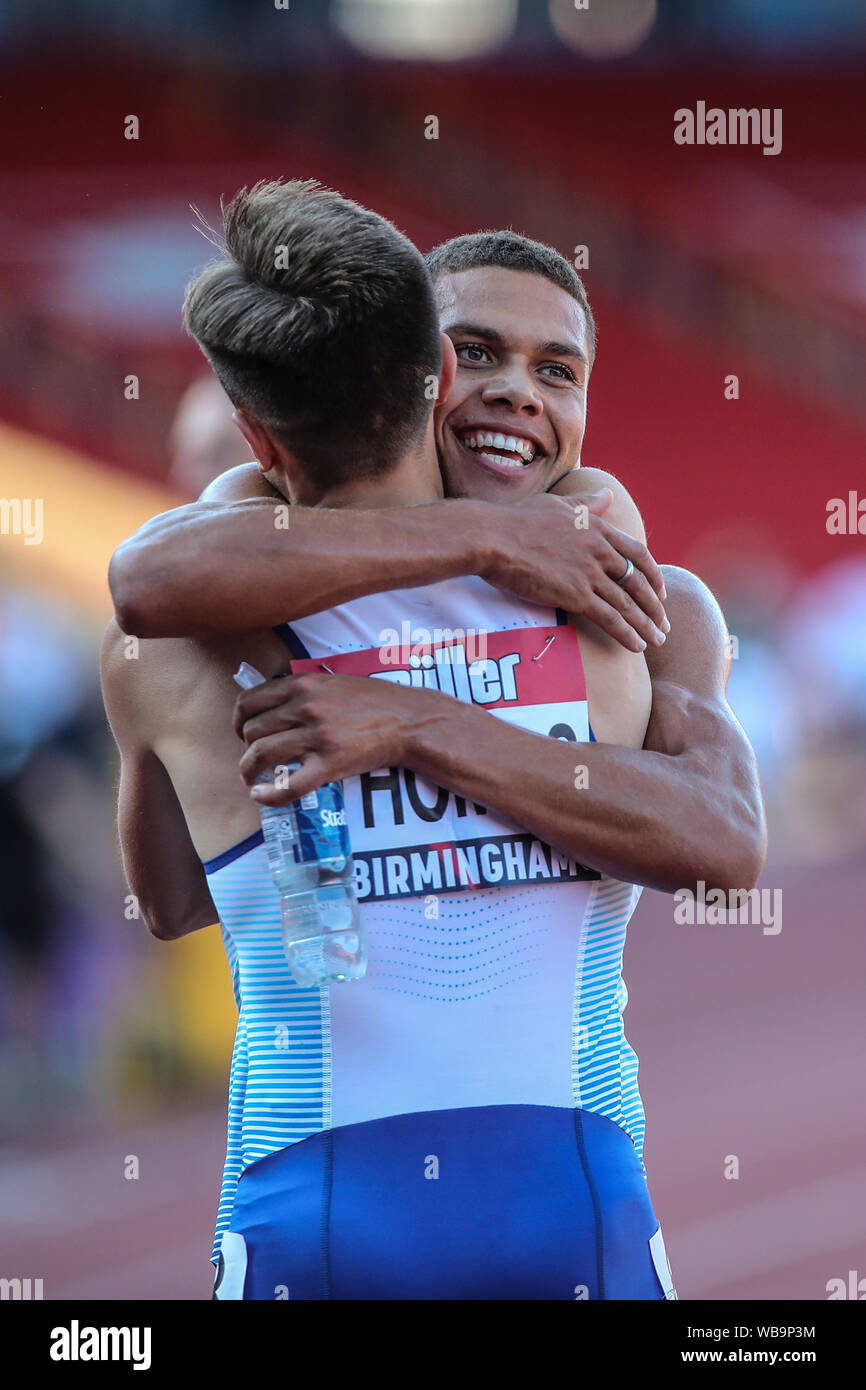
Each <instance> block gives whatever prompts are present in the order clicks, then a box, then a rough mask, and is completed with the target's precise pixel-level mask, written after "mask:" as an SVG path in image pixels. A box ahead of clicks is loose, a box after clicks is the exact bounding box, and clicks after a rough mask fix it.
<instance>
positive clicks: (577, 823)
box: [406, 567, 766, 892]
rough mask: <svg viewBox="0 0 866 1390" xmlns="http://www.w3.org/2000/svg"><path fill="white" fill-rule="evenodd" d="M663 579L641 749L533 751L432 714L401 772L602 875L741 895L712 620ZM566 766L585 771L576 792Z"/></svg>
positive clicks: (701, 592) (740, 816)
mask: <svg viewBox="0 0 866 1390" xmlns="http://www.w3.org/2000/svg"><path fill="white" fill-rule="evenodd" d="M664 573H665V583H666V587H667V593H668V599H667V606H668V612H669V613H670V616H671V634H670V636H669V638H668V641H667V642H666V643H665V645H664V646H663V647H661V648H660V649H658V650H654V651H653V650H650V649H648V651H647V664H648V666H649V668H650V674H651V676H652V682H653V704H652V713H651V716H650V723H649V727H648V729H647V734H646V739H645V742H644V747H643V748H642V749H632V748H624V747H618V746H614V745H608V744H581V745H574V744H562V743H558V742H554V741H553V740H547V741H545V742H544V743H543V744H542V745H541V746H539V740H538V738H537V736H534V735H532V734H528V733H525V732H524V731H522V730H518V729H514V728H507V727H505V728H503V727H497V726H499V725H500V724H501V721H499V720H495V719H490V718H489V716H487V717H485V712H484V711H482V710H477V711H476V710H474V709H473V710H469V709H467V710H466V713H467V714H477V715H478V716H481V717H477V718H473V719H472V720H471V721H470V720H469V719H465V718H463V717H461V716H462V714H463V711H462V710H460V711H456V710H445V709H437V710H436V711H435V713H434V712H433V711H432V710H431V717H430V718H429V719H428V720H427V721H424V722H421V723H420V724H419V725H418V726H417V728H416V729H415V730H414V731H412V732H410V734H409V749H408V752H407V755H406V756H407V759H408V765H409V766H410V767H412V768H414V769H415V770H416V771H418V772H421V773H423V774H424V775H425V776H428V777H430V778H431V779H432V780H433V781H435V782H438V783H439V784H440V785H442V786H446V787H448V788H449V789H451V790H453V791H459V792H460V793H461V794H462V795H464V796H467V797H472V798H473V799H474V800H476V801H479V802H482V803H483V804H485V805H491V806H496V807H497V808H498V809H500V810H502V811H504V812H505V813H506V814H508V815H509V816H511V817H512V818H513V819H515V820H517V821H518V822H519V823H521V824H523V825H525V826H526V827H527V828H528V829H530V830H533V831H534V832H535V833H536V834H538V835H539V836H541V837H542V838H543V839H545V840H547V841H549V842H550V843H552V844H555V845H559V846H560V847H562V848H563V849H566V850H567V851H568V852H569V853H570V854H572V855H574V856H575V857H577V858H578V859H579V860H581V862H583V863H585V864H587V865H589V866H590V867H591V868H595V869H599V870H601V872H603V873H606V874H609V875H611V876H612V877H614V878H619V879H624V880H626V881H629V882H635V883H642V884H646V885H647V886H649V887H651V888H658V889H661V890H662V891H665V892H675V891H676V889H678V888H683V887H688V886H689V885H690V884H695V883H696V882H697V881H698V880H699V879H703V880H704V882H705V883H706V885H707V887H708V888H709V887H714V888H722V889H723V890H725V891H727V890H728V889H730V888H746V889H748V888H751V887H753V886H754V884H755V882H756V881H757V878H758V875H759V874H760V871H761V868H762V867H763V863H764V858H765V854H766V828H765V824H764V810H763V802H762V798H761V791H760V785H759V781H758V773H757V766H756V763H755V757H754V753H753V752H752V749H751V746H750V745H749V742H748V739H747V738H746V736H745V734H744V732H743V730H742V728H741V727H740V725H739V724H738V723H737V721H736V719H735V718H734V715H733V713H732V711H731V709H730V706H729V705H728V703H727V700H726V698H725V683H726V679H727V669H728V664H729V663H728V658H727V654H726V640H727V632H726V628H725V624H724V619H723V618H722V615H721V613H720V611H719V608H718V605H717V604H716V602H715V600H714V599H713V597H712V595H711V594H710V592H709V591H708V590H707V589H706V588H705V586H704V585H702V584H701V583H700V581H699V580H697V579H696V578H695V576H694V575H691V574H689V573H688V572H687V571H685V570H678V569H674V568H672V567H665V571H664ZM406 693H407V694H413V693H415V692H413V691H408V692H406ZM422 693H423V692H422ZM577 765H583V766H584V767H585V768H586V770H587V775H586V781H587V785H586V786H585V787H581V788H580V789H576V788H575V785H574V783H575V771H574V770H575V767H576V766H577Z"/></svg>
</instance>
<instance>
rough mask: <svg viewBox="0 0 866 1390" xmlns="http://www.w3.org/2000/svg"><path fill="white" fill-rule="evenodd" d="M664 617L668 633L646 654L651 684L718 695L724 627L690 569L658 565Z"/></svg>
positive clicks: (726, 657) (723, 673) (723, 671)
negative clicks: (696, 687)
mask: <svg viewBox="0 0 866 1390" xmlns="http://www.w3.org/2000/svg"><path fill="white" fill-rule="evenodd" d="M661 569H662V574H663V575H664V581H665V591H666V594H667V597H666V598H665V612H666V613H667V615H668V618H669V619H670V624H671V630H670V632H669V633H668V637H667V641H666V642H665V643H664V645H663V646H661V647H653V648H648V649H647V653H646V655H647V664H648V666H649V668H650V673H651V675H652V679H653V684H656V683H658V682H660V681H663V680H668V681H672V682H673V683H674V684H683V685H686V686H689V685H691V684H693V683H695V682H696V681H697V682H698V684H700V685H701V686H702V687H703V686H704V685H706V686H707V688H708V689H714V690H716V691H718V690H720V689H721V690H723V689H724V685H725V683H726V681H727V676H728V672H729V670H730V650H729V648H730V640H729V637H728V625H727V623H726V622H725V618H724V614H723V613H722V610H721V608H720V606H719V602H718V599H717V598H716V597H715V595H714V594H713V592H712V590H711V589H710V588H709V587H708V586H707V585H706V584H705V583H704V581H703V580H702V579H699V578H698V576H697V575H696V574H693V573H692V572H691V570H687V569H682V568H681V567H680V566H679V565H662V567H661Z"/></svg>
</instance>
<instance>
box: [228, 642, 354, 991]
mask: <svg viewBox="0 0 866 1390" xmlns="http://www.w3.org/2000/svg"><path fill="white" fill-rule="evenodd" d="M234 679H235V682H236V683H237V684H238V685H239V686H241V688H242V689H244V690H250V689H252V687H253V686H256V685H261V684H263V682H264V679H265V678H264V676H263V675H262V674H261V673H260V672H259V671H257V670H256V669H255V667H254V666H250V665H249V663H248V662H246V661H244V662H242V663H241V665H240V668H239V669H238V671H237V672H236V673H235V676H234ZM300 766H301V764H300V763H289V764H288V770H289V772H291V771H292V770H293V769H294V770H296V769H297V768H299V767H300ZM256 780H257V781H259V782H270V783H273V782H274V780H275V776H274V770H273V768H271V769H269V771H267V772H265V773H262V774H261V775H260V776H259V777H258V778H257V779H256ZM259 811H260V812H261V817H262V834H263V836H264V841H265V850H266V852H267V856H268V868H269V869H270V871H271V877H272V878H273V880H274V884H275V886H276V889H277V892H278V893H279V895H280V912H281V916H282V935H283V949H284V951H285V954H286V960H287V961H288V963H289V966H290V968H291V971H292V974H293V975H294V977H295V979H296V980H297V982H298V984H299V985H302V986H303V987H305V988H309V987H311V986H313V985H328V984H337V983H342V982H343V981H344V980H360V979H361V978H362V977H363V975H364V974H365V972H366V969H367V948H366V942H365V940H364V927H363V923H362V921H361V909H360V905H359V903H358V898H357V894H356V892H355V869H354V864H353V862H352V850H351V846H350V844H349V832H348V829H347V826H346V807H345V803H344V801H343V787H342V784H341V783H340V782H329V783H328V784H327V785H326V786H324V787H320V788H319V789H318V791H314V792H309V793H308V794H307V795H306V796H302V797H301V799H300V801H293V802H291V803H290V804H289V805H287V806H263V805H261V804H260V805H259Z"/></svg>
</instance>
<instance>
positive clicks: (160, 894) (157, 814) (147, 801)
mask: <svg viewBox="0 0 866 1390" xmlns="http://www.w3.org/2000/svg"><path fill="white" fill-rule="evenodd" d="M134 667H135V662H134V661H127V660H125V658H124V655H123V634H122V633H121V631H120V629H119V628H118V627H117V624H116V623H114V622H112V623H110V624H109V627H108V630H107V632H106V634H105V639H104V642H103V647H102V688H103V696H104V699H105V707H106V710H107V712H108V718H109V722H110V724H111V728H112V732H113V733H114V737H115V739H116V741H117V746H118V749H119V750H120V759H121V772H120V788H119V792H118V804H117V821H118V830H119V834H120V847H121V853H122V855H123V867H124V872H125V874H126V881H127V883H128V885H129V888H130V890H131V892H132V893H134V894H135V896H136V898H137V899H138V905H139V909H140V911H141V914H142V916H143V917H144V920H145V922H146V924H147V927H148V929H149V930H150V932H151V933H152V934H153V935H154V936H156V937H158V938H159V940H161V941H174V940H176V939H177V938H178V937H181V936H186V935H188V933H189V932H193V931H198V930H199V928H201V927H207V926H210V925H211V924H212V923H214V922H216V921H217V920H218V916H219V914H218V913H217V910H216V908H215V907H214V904H213V900H212V898H211V895H210V892H209V890H208V886H207V878H206V875H205V872H204V869H203V868H202V865H201V860H200V859H199V858H198V855H197V854H196V852H195V850H194V848H193V845H192V841H191V840H190V837H189V831H188V830H187V826H186V821H185V820H184V817H183V812H182V811H181V808H180V804H179V802H178V799H177V797H176V795H175V791H174V787H173V786H172V784H171V781H170V779H169V776H168V773H167V772H166V770H165V768H164V767H163V765H162V763H161V762H160V761H159V759H158V758H157V756H156V754H155V753H154V752H153V750H152V748H150V747H149V746H148V743H147V740H146V738H145V737H143V734H142V725H141V719H140V715H139V711H138V710H137V708H136V702H135V698H134V693H133V692H132V691H131V690H130V684H131V679H134V675H133V671H132V668H134Z"/></svg>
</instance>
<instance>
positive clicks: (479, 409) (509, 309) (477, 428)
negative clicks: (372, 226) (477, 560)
mask: <svg viewBox="0 0 866 1390" xmlns="http://www.w3.org/2000/svg"><path fill="white" fill-rule="evenodd" d="M436 290H437V296H438V299H439V307H440V322H441V326H442V330H443V332H444V333H446V334H447V335H448V337H449V338H450V339H451V341H452V343H453V344H454V350H455V352H456V354H457V375H456V377H455V380H454V386H453V387H452V389H451V391H450V393H449V395H448V397H447V399H446V400H444V401H443V402H442V403H441V405H439V406H437V408H436V420H435V423H436V447H437V449H438V452H439V461H440V465H441V468H442V473H443V477H444V479H445V491H446V493H447V494H448V495H449V496H450V497H480V498H484V499H486V500H488V501H493V502H511V501H516V500H518V499H519V498H520V497H526V496H528V495H529V494H531V493H537V492H546V491H547V489H548V488H550V487H552V486H553V484H554V483H555V482H558V480H559V479H560V478H562V477H563V476H564V475H565V474H566V473H568V472H570V471H571V469H572V468H575V467H577V466H578V464H579V462H580V449H581V445H582V443H583V432H584V427H585V424H586V389H587V384H588V380H589V370H590V366H591V363H590V362H589V360H588V358H589V347H588V344H587V333H586V320H585V318H584V313H583V310H582V308H581V306H580V305H579V304H578V302H577V300H576V299H573V298H572V296H571V295H570V294H569V293H568V292H567V291H566V290H564V289H561V288H560V286H559V285H555V284H554V283H553V281H551V280H548V279H547V278H546V277H545V276H543V275H538V274H535V273H533V272H530V271H524V270H505V269H501V268H500V267H498V266H483V267H477V268H475V269H473V270H462V271H459V272H456V273H453V274H446V275H443V276H442V277H441V278H440V279H439V281H438V282H437V286H436Z"/></svg>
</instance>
